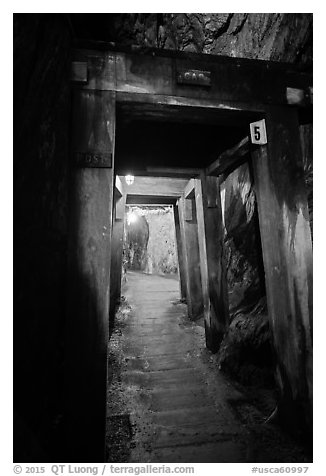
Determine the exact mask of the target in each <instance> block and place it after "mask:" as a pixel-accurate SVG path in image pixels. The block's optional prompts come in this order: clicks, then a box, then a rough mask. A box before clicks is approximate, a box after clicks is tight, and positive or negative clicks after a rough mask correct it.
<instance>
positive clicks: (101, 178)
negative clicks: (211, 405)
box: [64, 89, 115, 463]
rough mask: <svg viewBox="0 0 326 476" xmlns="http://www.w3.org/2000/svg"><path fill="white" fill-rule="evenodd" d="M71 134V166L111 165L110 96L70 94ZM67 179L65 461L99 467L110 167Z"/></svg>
mask: <svg viewBox="0 0 326 476" xmlns="http://www.w3.org/2000/svg"><path fill="white" fill-rule="evenodd" d="M73 127H74V129H73V151H74V154H73V157H72V159H73V162H74V161H75V159H76V157H83V156H85V157H88V158H89V157H90V158H92V157H93V156H94V157H95V158H96V160H97V159H98V158H99V157H100V158H101V157H102V158H103V160H104V162H105V160H106V158H107V157H109V158H110V159H111V158H113V156H112V153H113V150H114V135H115V96H114V93H111V92H108V91H87V90H84V89H76V90H75V91H74V97H73ZM109 163H111V165H113V164H112V161H111V160H110V161H109ZM71 176H72V183H71V204H70V217H71V218H70V224H69V227H70V233H69V240H70V241H69V254H68V256H69V263H68V273H69V279H68V293H67V296H68V300H69V301H68V310H67V324H66V334H65V351H66V355H65V365H64V368H65V402H66V408H65V424H66V426H65V435H64V440H65V450H66V455H65V457H66V461H79V462H88V463H89V462H98V461H104V442H105V420H106V418H105V416H106V379H107V374H106V371H107V340H108V312H109V297H110V293H109V285H110V251H111V227H112V204H113V192H114V176H113V169H112V168H103V167H102V168H98V167H96V166H94V165H89V166H87V164H84V165H83V166H81V165H80V163H78V165H75V163H73V164H72V170H71Z"/></svg>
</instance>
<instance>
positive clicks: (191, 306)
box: [177, 197, 203, 320]
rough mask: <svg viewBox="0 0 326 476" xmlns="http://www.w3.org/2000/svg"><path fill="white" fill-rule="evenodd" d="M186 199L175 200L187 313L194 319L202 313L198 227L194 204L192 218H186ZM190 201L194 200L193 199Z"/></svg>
mask: <svg viewBox="0 0 326 476" xmlns="http://www.w3.org/2000/svg"><path fill="white" fill-rule="evenodd" d="M186 201H190V200H188V199H185V198H184V197H181V198H180V199H179V200H178V202H177V206H178V212H179V221H180V230H181V241H182V254H183V257H184V264H185V278H186V291H187V308H188V315H189V318H190V319H192V320H196V319H198V318H199V317H201V316H202V314H203V294H202V285H201V275H200V260H199V247H198V229H197V221H196V207H195V204H194V206H193V207H192V210H193V214H192V219H191V220H186V217H185V210H186ZM192 201H193V202H194V199H193V200H192Z"/></svg>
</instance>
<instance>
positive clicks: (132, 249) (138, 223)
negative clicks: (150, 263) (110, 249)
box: [124, 215, 149, 271]
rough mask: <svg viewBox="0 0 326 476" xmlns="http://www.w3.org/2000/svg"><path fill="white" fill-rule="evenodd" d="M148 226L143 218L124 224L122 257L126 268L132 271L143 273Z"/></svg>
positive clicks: (139, 217)
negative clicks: (124, 235)
mask: <svg viewBox="0 0 326 476" xmlns="http://www.w3.org/2000/svg"><path fill="white" fill-rule="evenodd" d="M148 238H149V226H148V223H147V220H146V218H145V217H144V216H140V215H139V216H138V218H137V219H136V220H135V221H134V222H132V223H128V222H126V238H125V243H124V250H125V251H124V256H125V262H126V268H127V269H131V270H134V271H144V270H145V267H146V261H147V244H148Z"/></svg>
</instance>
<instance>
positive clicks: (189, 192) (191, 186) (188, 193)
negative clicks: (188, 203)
mask: <svg viewBox="0 0 326 476" xmlns="http://www.w3.org/2000/svg"><path fill="white" fill-rule="evenodd" d="M194 194H195V180H194V179H190V180H189V182H188V183H187V185H186V187H185V189H184V197H185V198H193V197H194V196H195V195H194Z"/></svg>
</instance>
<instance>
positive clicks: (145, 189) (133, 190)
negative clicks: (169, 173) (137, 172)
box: [125, 176, 187, 198]
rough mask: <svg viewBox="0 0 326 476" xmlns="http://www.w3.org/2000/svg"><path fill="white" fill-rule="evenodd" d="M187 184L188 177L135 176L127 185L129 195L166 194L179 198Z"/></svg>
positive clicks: (153, 195)
mask: <svg viewBox="0 0 326 476" xmlns="http://www.w3.org/2000/svg"><path fill="white" fill-rule="evenodd" d="M186 184H187V180H186V179H180V178H169V177H139V176H137V177H135V180H134V183H133V184H131V185H127V186H126V188H125V191H126V193H127V195H133V196H135V195H140V196H145V195H147V196H152V197H155V196H166V197H176V198H179V197H180V196H181V195H182V194H183V190H184V188H185V186H186Z"/></svg>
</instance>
